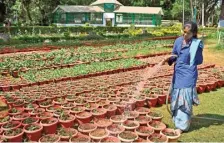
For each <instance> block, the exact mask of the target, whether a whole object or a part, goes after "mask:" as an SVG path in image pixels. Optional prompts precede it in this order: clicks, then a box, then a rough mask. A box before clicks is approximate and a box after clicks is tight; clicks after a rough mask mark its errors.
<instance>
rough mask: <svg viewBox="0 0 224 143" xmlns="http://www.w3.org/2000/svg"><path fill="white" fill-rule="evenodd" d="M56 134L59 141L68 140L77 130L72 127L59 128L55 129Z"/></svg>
mask: <svg viewBox="0 0 224 143" xmlns="http://www.w3.org/2000/svg"><path fill="white" fill-rule="evenodd" d="M57 134H58V135H59V136H60V138H61V141H66V142H68V141H69V139H70V138H72V137H74V136H76V135H77V134H78V131H77V130H76V129H73V128H60V129H59V130H58V131H57Z"/></svg>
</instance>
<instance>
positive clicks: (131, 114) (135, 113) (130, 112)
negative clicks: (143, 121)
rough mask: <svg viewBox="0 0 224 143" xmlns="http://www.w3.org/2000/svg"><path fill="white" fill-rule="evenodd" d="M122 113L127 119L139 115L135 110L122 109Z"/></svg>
mask: <svg viewBox="0 0 224 143" xmlns="http://www.w3.org/2000/svg"><path fill="white" fill-rule="evenodd" d="M123 115H124V116H125V117H126V118H127V119H128V120H133V119H135V118H137V117H138V116H139V113H138V112H136V111H124V113H123Z"/></svg>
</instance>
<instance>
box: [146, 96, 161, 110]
mask: <svg viewBox="0 0 224 143" xmlns="http://www.w3.org/2000/svg"><path fill="white" fill-rule="evenodd" d="M157 101H158V96H156V95H146V103H147V105H148V106H149V108H150V107H155V106H156V104H157Z"/></svg>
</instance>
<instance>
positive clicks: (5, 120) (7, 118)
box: [0, 116, 12, 127]
mask: <svg viewBox="0 0 224 143" xmlns="http://www.w3.org/2000/svg"><path fill="white" fill-rule="evenodd" d="M3 120H4V121H3ZM10 121H12V118H10V117H9V116H5V117H3V118H1V121H0V127H1V126H2V125H5V124H6V123H8V122H10Z"/></svg>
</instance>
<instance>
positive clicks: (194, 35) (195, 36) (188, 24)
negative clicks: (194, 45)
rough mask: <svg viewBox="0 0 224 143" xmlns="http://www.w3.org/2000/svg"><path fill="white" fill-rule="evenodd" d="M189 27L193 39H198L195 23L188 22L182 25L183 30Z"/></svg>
mask: <svg viewBox="0 0 224 143" xmlns="http://www.w3.org/2000/svg"><path fill="white" fill-rule="evenodd" d="M189 26H190V31H191V32H192V33H193V38H198V36H197V35H198V25H197V23H195V22H193V21H189V22H186V23H185V24H184V29H185V27H189Z"/></svg>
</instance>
